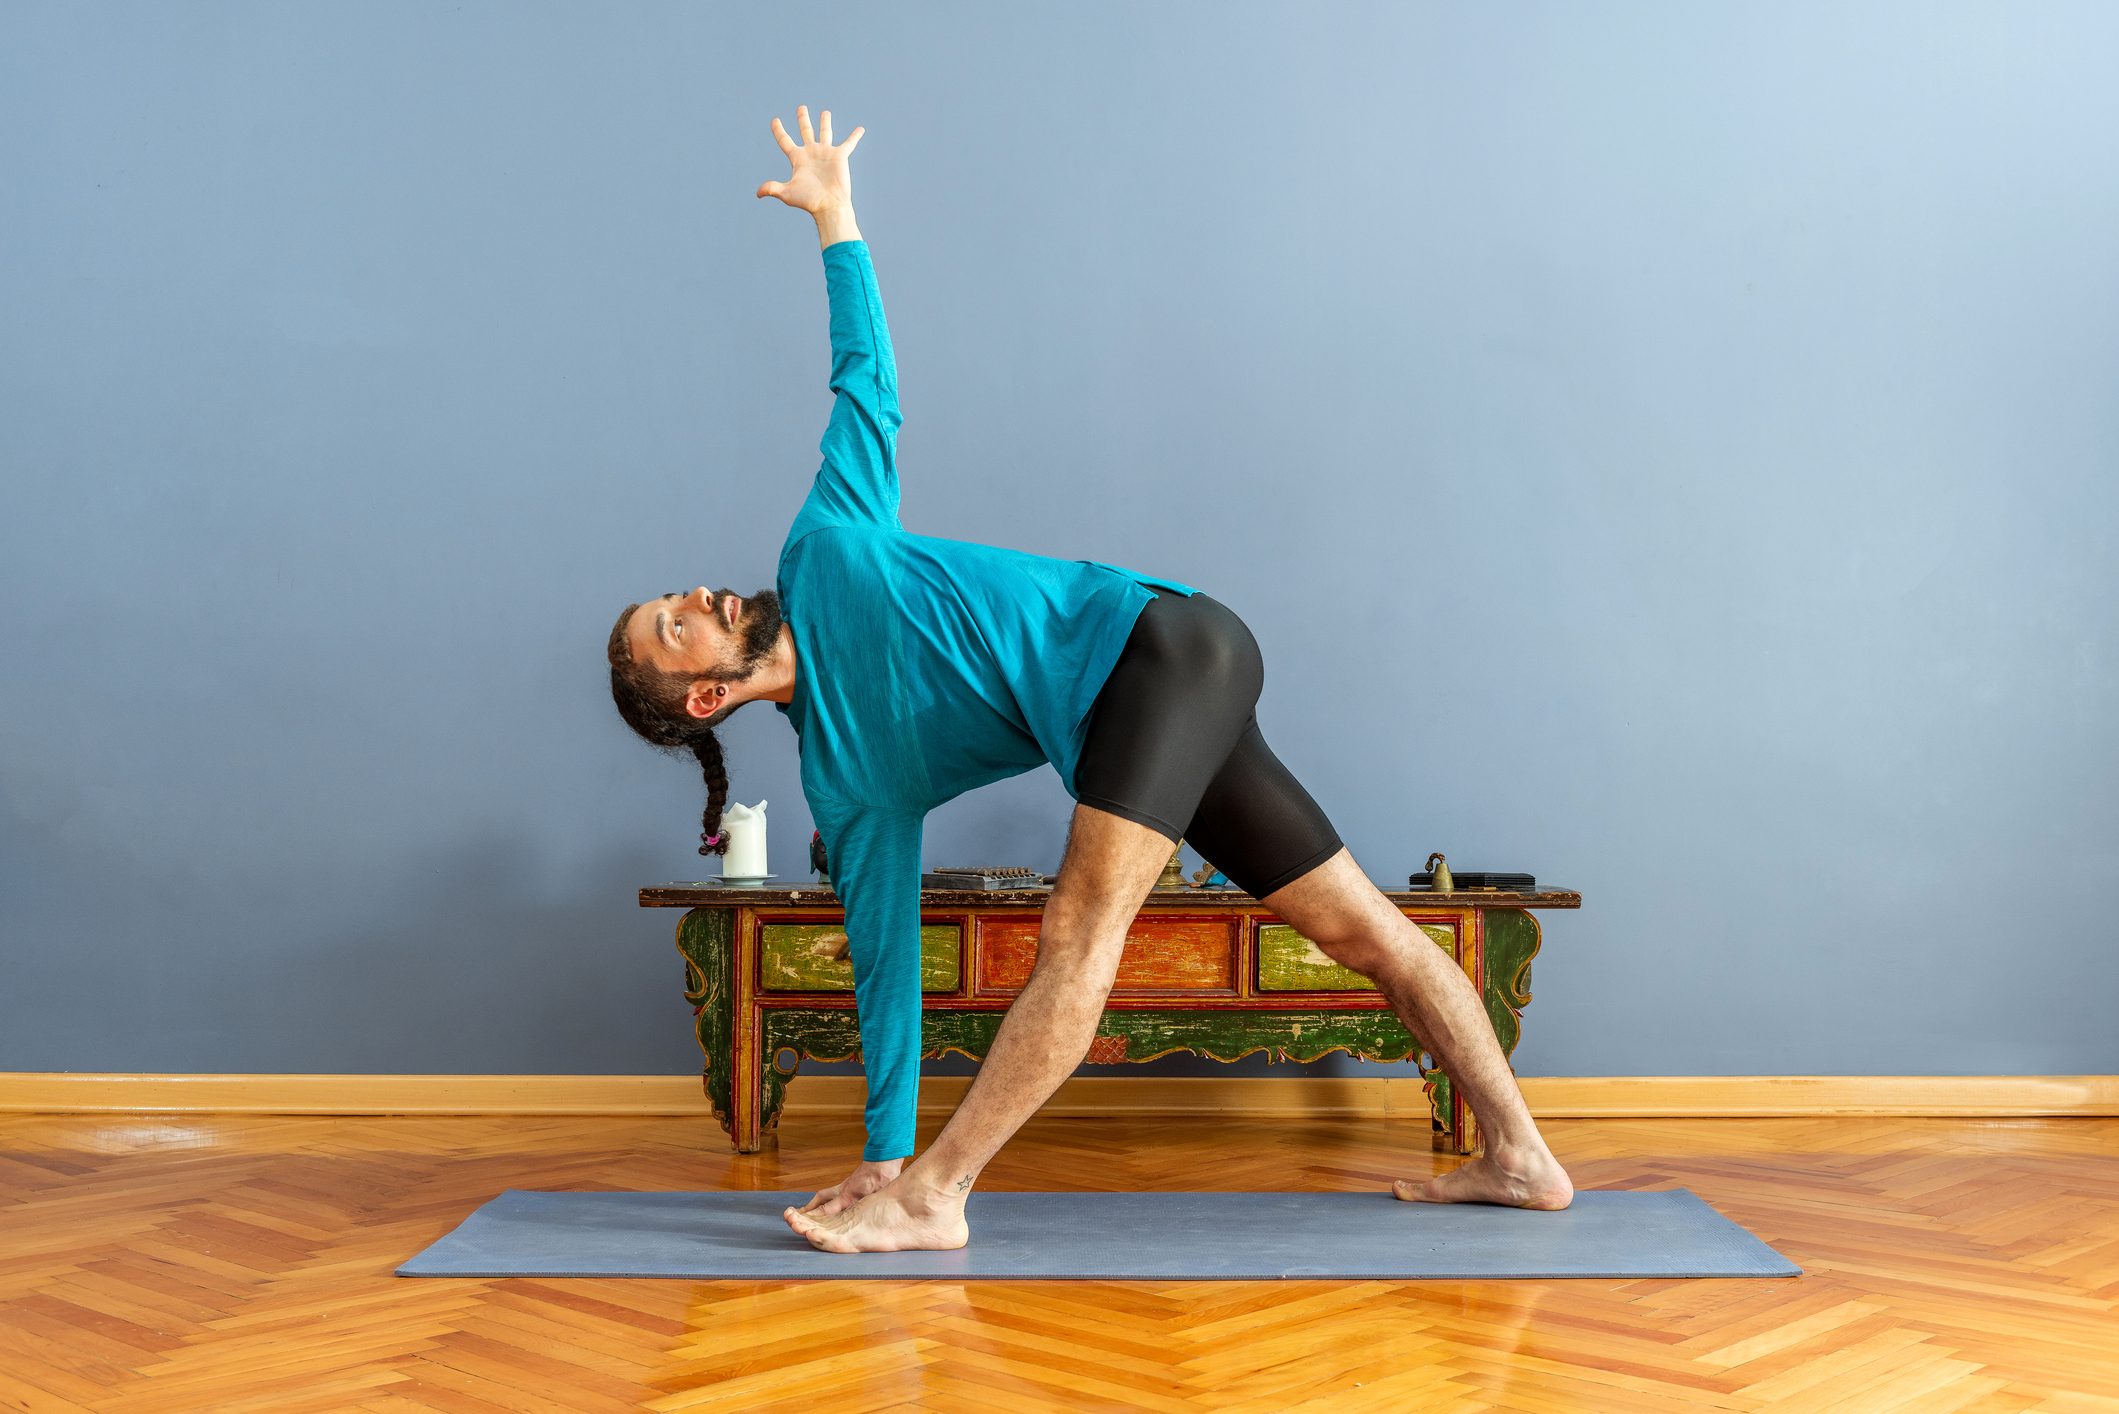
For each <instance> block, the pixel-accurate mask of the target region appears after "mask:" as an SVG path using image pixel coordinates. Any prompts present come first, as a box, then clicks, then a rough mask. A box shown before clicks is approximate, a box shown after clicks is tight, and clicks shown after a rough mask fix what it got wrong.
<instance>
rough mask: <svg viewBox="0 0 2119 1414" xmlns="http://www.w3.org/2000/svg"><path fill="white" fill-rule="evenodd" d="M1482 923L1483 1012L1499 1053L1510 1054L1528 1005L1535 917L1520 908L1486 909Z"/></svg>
mask: <svg viewBox="0 0 2119 1414" xmlns="http://www.w3.org/2000/svg"><path fill="white" fill-rule="evenodd" d="M1485 925H1486V987H1485V993H1486V996H1485V1000H1486V1015H1487V1017H1488V1019H1489V1020H1491V1021H1492V1022H1493V1023H1494V1037H1495V1039H1496V1040H1498V1041H1500V1043H1501V1053H1502V1054H1503V1055H1514V1054H1515V1052H1516V1041H1517V1039H1518V1038H1519V1037H1520V1036H1521V1035H1522V1034H1523V1008H1525V1007H1527V1006H1529V1005H1530V960H1531V959H1532V958H1534V957H1536V956H1537V955H1538V943H1539V939H1540V933H1539V930H1538V920H1537V919H1536V918H1535V917H1533V916H1532V915H1531V914H1529V913H1526V912H1523V911H1522V910H1520V909H1509V910H1506V911H1503V912H1495V913H1489V914H1487V915H1486V918H1485Z"/></svg>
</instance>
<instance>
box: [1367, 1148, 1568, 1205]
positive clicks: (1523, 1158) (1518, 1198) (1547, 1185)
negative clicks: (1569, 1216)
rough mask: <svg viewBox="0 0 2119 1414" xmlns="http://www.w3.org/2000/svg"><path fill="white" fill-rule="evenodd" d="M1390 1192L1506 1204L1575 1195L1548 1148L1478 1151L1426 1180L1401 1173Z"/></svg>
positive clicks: (1423, 1199) (1413, 1198) (1420, 1198)
mask: <svg viewBox="0 0 2119 1414" xmlns="http://www.w3.org/2000/svg"><path fill="white" fill-rule="evenodd" d="M1391 1192H1392V1193H1393V1194H1394V1195H1395V1196H1397V1197H1399V1198H1402V1199H1404V1200H1405V1201H1406V1202H1408V1203H1497V1204H1500V1205H1501V1206H1503V1207H1508V1208H1539V1209H1545V1210H1552V1209H1558V1208H1564V1207H1566V1206H1567V1205H1568V1204H1569V1203H1572V1202H1573V1201H1574V1197H1575V1186H1574V1184H1573V1182H1572V1181H1570V1180H1569V1179H1568V1177H1567V1170H1565V1169H1563V1168H1561V1167H1560V1163H1559V1160H1557V1159H1555V1158H1553V1156H1552V1155H1551V1154H1548V1153H1529V1152H1525V1151H1522V1150H1517V1151H1514V1152H1510V1153H1496V1152H1488V1153H1484V1154H1481V1155H1480V1156H1479V1157H1478V1158H1476V1159H1473V1160H1472V1161H1471V1162H1470V1163H1468V1164H1465V1165H1464V1166H1463V1167H1462V1168H1456V1169H1451V1170H1450V1171H1449V1172H1448V1173H1445V1174H1439V1175H1437V1176H1436V1177H1434V1178H1431V1179H1428V1180H1426V1181H1425V1182H1418V1181H1415V1180H1412V1179H1405V1178H1401V1179H1399V1180H1398V1181H1397V1182H1395V1183H1393V1184H1392V1185H1391Z"/></svg>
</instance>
